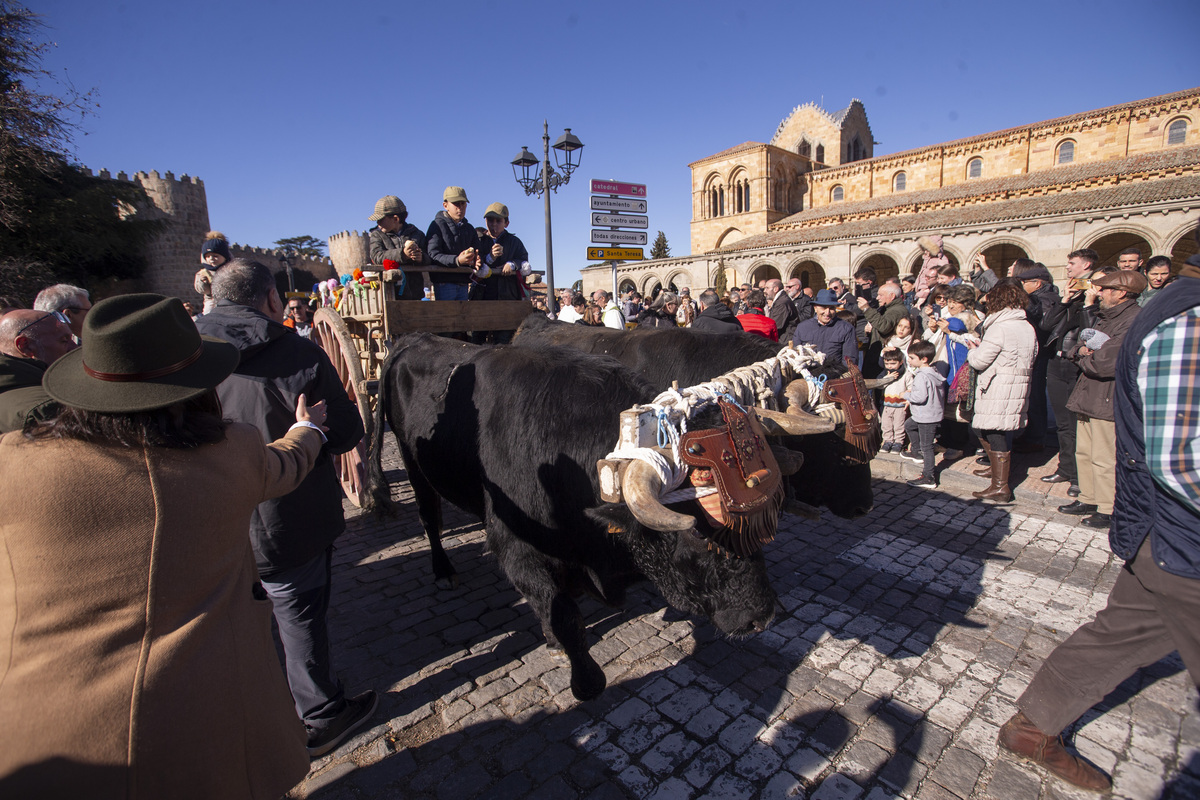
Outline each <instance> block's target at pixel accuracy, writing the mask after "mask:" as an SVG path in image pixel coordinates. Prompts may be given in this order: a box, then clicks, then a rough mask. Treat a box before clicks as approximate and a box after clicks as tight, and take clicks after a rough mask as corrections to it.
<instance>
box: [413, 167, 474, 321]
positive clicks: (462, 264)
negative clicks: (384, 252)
mask: <svg viewBox="0 0 1200 800" xmlns="http://www.w3.org/2000/svg"><path fill="white" fill-rule="evenodd" d="M425 239H426V241H427V243H428V245H429V258H430V260H431V261H432V262H433V263H434V264H435V265H437V266H438V267H439V271H438V272H436V273H434V274H433V276H432V277H433V299H434V300H466V299H467V290H468V287H469V285H470V282H471V275H472V273H474V272H475V270H476V269H477V268H478V267H479V266H480V265H481V264H482V263H483V259H482V258H481V256H480V253H479V235H478V234H477V233H476V232H475V226H474V225H472V224H471V223H469V222H467V192H466V190H464V189H463V188H462V187H461V186H447V187H446V191H444V192H442V210H441V211H439V212H438V213H437V216H436V217H434V218H433V222H431V223H429V230H427V231H426V232H425Z"/></svg>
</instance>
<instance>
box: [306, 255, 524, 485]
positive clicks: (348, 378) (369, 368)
mask: <svg viewBox="0 0 1200 800" xmlns="http://www.w3.org/2000/svg"><path fill="white" fill-rule="evenodd" d="M362 269H363V272H364V274H366V275H367V276H371V275H375V276H376V278H375V280H374V281H372V282H371V285H370V286H366V285H363V286H360V287H359V288H354V287H347V288H345V289H344V290H343V291H342V296H341V299H340V301H339V302H338V305H337V307H336V308H330V307H324V308H319V309H317V311H316V313H315V314H314V315H313V334H312V340H313V341H314V342H316V343H317V344H318V345H320V346H321V348H322V349H323V350H324V351H325V352H326V354H328V355H329V360H330V361H332V362H333V365H334V366H335V367H336V368H337V373H338V377H339V378H340V379H341V382H342V386H343V387H345V389H346V394H348V395H349V396H350V399H351V400H352V401H353V402H354V403H355V404H357V406H358V413H359V414H360V415H362V419H363V427H364V429H365V430H366V435H365V436H364V437H363V440H362V441H361V442H360V443H359V445H358V447H356V448H355V449H353V450H351V451H350V452H349V453H345V454H343V455H341V456H339V457H338V458H337V462H338V463H337V466H338V473H339V477H340V479H341V481H342V488H343V489H344V490H345V492H346V496H347V497H349V498H350V500H351V502H353V503H354V504H355V505H359V506H361V505H362V492H363V488H364V477H365V469H366V445H367V442H369V441H371V434H372V430H371V427H372V424H373V423H372V419H373V411H374V405H375V400H376V398H377V396H378V394H379V377H380V376H379V369H380V367H381V366H382V364H383V362H384V360H385V359H386V358H387V353H388V347H389V345H390V343H391V340H392V338H393V337H395V336H398V335H399V334H402V333H412V332H415V331H427V332H429V333H462V332H466V331H504V330H516V328H517V326H519V325H520V324H521V321H522V320H524V319H525V317H527V316H529V315H530V314H532V313H533V312H534V311H535V310H536V309H534V307H533V304H532V303H531V302H529V301H527V300H497V301H485V302H460V301H442V302H429V301H425V300H401V299H399V291H398V290H399V288H400V285H401V281H402V279H401V271H400V270H388V271H386V272H383V273H379V272H378V271H377V270H378V269H379V268H378V267H373V266H368V267H363V268H362ZM406 271H407V272H408V273H409V274H410V276H411V279H413V280H416V279H419V278H420V277H421V274H422V273H425V275H429V274H431V273H432V274H434V275H436V274H437V272H438V270H436V269H430V268H429V267H420V268H414V269H410V270H406ZM428 284H429V280H428V279H426V285H428Z"/></svg>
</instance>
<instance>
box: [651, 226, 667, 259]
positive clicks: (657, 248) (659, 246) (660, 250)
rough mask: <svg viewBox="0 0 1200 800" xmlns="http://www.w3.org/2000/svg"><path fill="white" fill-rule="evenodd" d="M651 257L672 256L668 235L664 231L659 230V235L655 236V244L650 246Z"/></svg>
mask: <svg viewBox="0 0 1200 800" xmlns="http://www.w3.org/2000/svg"><path fill="white" fill-rule="evenodd" d="M650 257H651V258H670V257H671V248H670V246H669V245H668V244H667V235H666V234H665V233H663V232H662V231H659V232H658V236H655V237H654V244H653V245H652V246H651V247H650Z"/></svg>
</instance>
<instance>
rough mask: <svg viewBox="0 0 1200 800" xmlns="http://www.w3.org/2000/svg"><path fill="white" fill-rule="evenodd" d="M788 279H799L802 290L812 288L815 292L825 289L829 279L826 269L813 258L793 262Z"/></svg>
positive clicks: (788, 272) (788, 270) (788, 271)
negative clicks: (826, 275)
mask: <svg viewBox="0 0 1200 800" xmlns="http://www.w3.org/2000/svg"><path fill="white" fill-rule="evenodd" d="M787 275H788V278H799V279H800V286H801V287H802V288H805V289H808V288H811V289H812V290H813V291H814V292H816V291H819V290H821V289H824V288H825V286H826V281H827V278H826V277H825V267H824V266H823V265H822V264H821V262H820V261H817V260H816V259H815V258H812V257H805V258H801V259H799V260H798V261H794V262H792V264H791V266H789V267H788V268H787Z"/></svg>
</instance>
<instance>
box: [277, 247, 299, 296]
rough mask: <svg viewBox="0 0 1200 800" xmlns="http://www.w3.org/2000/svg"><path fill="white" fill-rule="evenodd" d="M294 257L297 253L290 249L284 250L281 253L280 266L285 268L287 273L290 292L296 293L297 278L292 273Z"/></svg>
mask: <svg viewBox="0 0 1200 800" xmlns="http://www.w3.org/2000/svg"><path fill="white" fill-rule="evenodd" d="M294 255H295V251H294V250H292V248H290V247H285V248H283V250H281V251H280V253H279V266H281V267H283V269H284V271H285V272H287V280H288V291H289V292H294V291H296V278H295V276H294V275H293V273H292V257H293V256H294Z"/></svg>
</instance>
